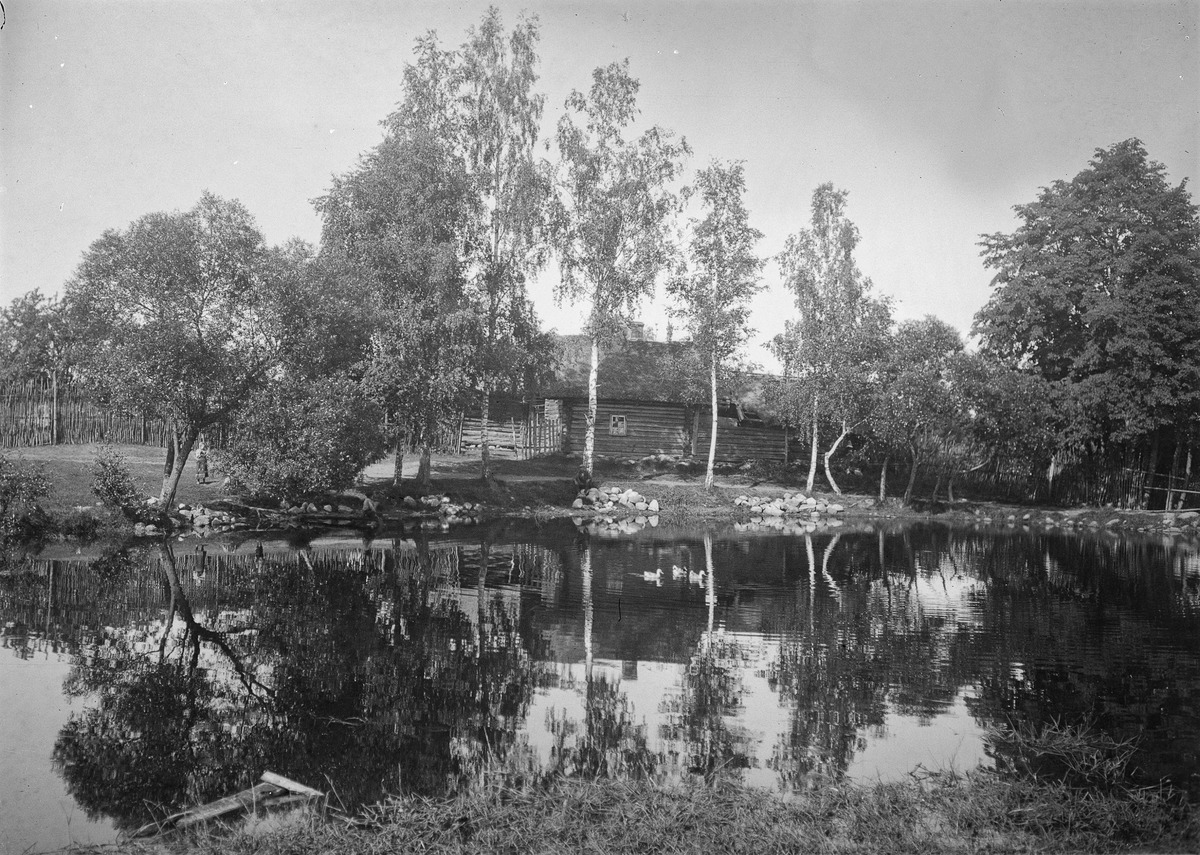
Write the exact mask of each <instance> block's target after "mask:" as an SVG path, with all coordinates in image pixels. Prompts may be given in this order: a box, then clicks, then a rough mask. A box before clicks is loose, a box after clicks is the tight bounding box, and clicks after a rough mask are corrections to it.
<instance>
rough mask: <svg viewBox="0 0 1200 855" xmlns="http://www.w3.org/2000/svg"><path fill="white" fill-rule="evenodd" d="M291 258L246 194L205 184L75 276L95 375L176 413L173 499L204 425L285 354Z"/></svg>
mask: <svg viewBox="0 0 1200 855" xmlns="http://www.w3.org/2000/svg"><path fill="white" fill-rule="evenodd" d="M292 263H293V259H292V258H291V257H290V256H289V253H288V251H287V250H283V251H272V250H269V249H268V248H267V246H266V245H265V243H264V241H263V236H262V234H261V233H260V232H259V230H258V228H257V226H256V225H255V223H254V220H253V219H252V218H251V216H250V214H249V212H247V210H246V209H245V208H244V207H243V206H242V205H241V204H240V203H238V202H235V201H228V200H225V199H221V198H219V197H217V196H214V195H212V194H211V193H205V194H204V195H203V196H202V197H201V198H200V201H199V202H198V203H197V204H196V205H195V207H193V208H192V209H190V210H188V211H183V212H179V211H176V212H172V213H155V214H147V215H145V216H143V217H141V218H139V219H138V220H135V221H134V222H133V223H131V224H130V225H129V227H128V228H126V229H124V230H121V231H118V230H115V229H111V230H109V231H107V232H105V233H104V234H103V235H102V236H101V237H100V239H99V240H97V241H96V242H95V243H93V244H92V246H91V247H90V248H89V249H88V251H87V252H86V253H85V254H84V258H83V261H82V263H81V264H80V265H79V268H78V269H77V270H76V272H75V275H74V276H73V277H72V278H71V279H70V280H69V281H68V282H67V286H66V300H67V302H68V304H69V305H70V307H71V313H72V314H71V320H72V323H74V324H77V325H78V329H79V331H80V345H79V361H80V371H81V373H82V375H83V377H84V379H85V380H86V381H87V382H88V383H90V384H91V385H93V386H94V387H96V388H97V389H99V390H100V391H101V393H102V394H103V395H104V397H106V398H107V399H108V401H109V402H110V403H111V404H112V405H114V406H116V407H118V408H120V409H124V410H128V411H130V412H143V413H147V414H149V415H154V416H159V417H162V418H165V419H167V420H168V423H169V424H170V440H169V442H170V446H169V448H168V466H167V470H166V471H164V475H163V483H162V491H161V493H160V496H159V498H160V501H161V502H162V503H163V504H169V503H170V502H171V501H172V500H173V499H174V496H175V490H176V488H177V486H178V484H179V478H180V476H181V475H182V474H183V470H184V467H185V465H186V463H187V459H188V456H189V454H190V453H191V450H192V447H193V446H194V444H195V443H196V440H197V439H198V438H199V436H200V434H201V432H202V431H204V430H205V429H206V428H211V427H213V426H215V425H217V424H219V423H220V422H221V421H223V420H224V419H227V418H228V417H229V416H231V415H232V414H233V413H235V412H236V411H237V410H238V409H239V408H240V407H242V406H243V405H244V404H245V403H246V401H247V400H249V398H250V396H251V395H252V394H253V392H254V390H255V389H257V388H259V387H260V386H261V385H262V384H263V383H264V382H265V380H266V378H267V375H268V373H269V371H270V370H271V369H272V368H273V366H274V365H275V363H276V359H277V356H278V353H279V344H280V330H279V323H278V317H279V316H278V311H277V309H278V306H279V304H280V302H281V300H282V298H283V297H284V295H281V294H279V292H278V289H277V286H279V284H280V283H281V282H282V281H285V277H283V276H281V275H280V271H281V270H283V269H285V268H286V267H288V265H289V264H292Z"/></svg>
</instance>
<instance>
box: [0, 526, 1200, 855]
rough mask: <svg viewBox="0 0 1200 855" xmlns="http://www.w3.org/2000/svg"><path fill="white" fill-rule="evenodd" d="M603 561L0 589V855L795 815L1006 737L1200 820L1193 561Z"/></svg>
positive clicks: (778, 550)
mask: <svg viewBox="0 0 1200 855" xmlns="http://www.w3.org/2000/svg"><path fill="white" fill-rule="evenodd" d="M602 534H603V535H612V534H616V533H613V532H605V533H597V532H591V533H589V532H586V531H582V530H577V529H576V527H575V526H574V525H571V524H570V522H569V521H562V522H561V523H558V524H553V525H548V526H541V527H533V526H532V525H530V526H525V525H515V524H512V523H508V524H507V525H505V526H503V527H500V528H496V527H490V528H484V527H478V528H469V529H463V530H461V531H458V532H455V533H451V534H447V535H438V536H434V537H430V538H428V539H426V538H420V539H419V540H418V541H414V540H412V539H408V538H406V537H402V536H401V537H396V538H377V539H374V540H371V541H364V540H361V539H357V538H356V539H347V538H328V537H327V538H318V539H315V540H311V539H305V538H303V537H301V538H300V539H298V540H297V539H295V538H293V540H291V541H284V540H273V539H271V537H269V536H267V537H265V539H261V540H259V539H251V540H246V541H244V542H241V543H235V542H226V543H224V544H215V543H208V544H205V545H204V546H203V547H201V546H200V545H199V544H200V542H199V541H196V540H185V541H181V542H174V543H172V544H171V546H170V547H160V546H150V547H139V548H130V549H123V550H117V551H112V552H109V553H106V554H104V555H102V556H100V557H99V558H95V557H93V558H92V559H91V560H50V559H45V558H43V559H41V560H35V561H32V562H26V563H24V564H21V565H17V566H15V567H11V568H10V569H8V570H5V571H4V572H2V573H0V648H2V649H0V698H2V699H3V700H2V704H3V711H2V712H0V767H3V768H4V769H5V774H4V775H3V776H0V851H24V850H25V849H26V848H27V847H30V846H32V847H34V851H37V850H45V849H49V848H54V847H58V846H63V845H66V844H67V843H70V842H81V843H98V842H105V841H108V840H112V839H113V838H114V837H115V836H116V835H117V833H119V831H121V830H126V829H131V828H134V827H137V826H139V825H141V824H142V823H144V822H146V821H148V820H149V819H151V818H152V817H154V816H160V815H162V813H164V812H167V811H169V810H171V809H173V808H177V807H179V806H181V805H185V804H191V803H196V802H202V801H205V800H209V799H212V798H216V797H219V796H222V795H226V794H228V793H230V792H233V791H235V790H238V789H240V788H242V787H244V786H247V785H249V784H250V783H252V782H253V781H254V780H256V779H257V777H258V775H259V774H260V773H261V772H262V771H263V770H271V771H274V772H278V773H280V774H283V775H286V776H288V777H291V778H294V779H296V780H299V781H302V782H304V783H307V784H309V785H312V786H316V787H318V788H321V789H325V790H330V791H332V792H334V793H335V794H336V797H337V798H338V799H340V800H341V801H342V802H343V803H344V804H345V805H346V806H347V807H349V808H354V807H356V806H358V805H362V804H365V803H370V802H372V801H375V800H378V799H380V798H382V797H383V796H385V795H386V794H388V793H396V792H415V793H423V794H429V795H434V794H439V793H445V792H447V791H449V790H451V789H453V788H456V787H464V786H469V785H470V782H471V781H472V780H474V779H476V778H477V776H479V775H480V774H483V773H488V774H493V775H495V774H501V773H503V774H508V775H513V776H518V777H519V776H521V775H534V774H539V773H542V772H545V771H549V770H557V771H560V772H563V773H566V774H603V775H613V776H651V777H654V778H657V779H670V778H678V777H683V776H694V775H699V776H708V777H711V776H713V775H717V774H724V775H733V776H735V777H737V778H739V779H740V780H742V781H744V782H746V783H748V784H751V785H754V786H759V787H765V788H769V789H771V790H774V791H777V792H780V793H787V792H789V791H793V790H795V789H798V788H804V787H807V786H812V785H814V784H816V783H819V782H821V781H823V780H828V779H841V778H845V777H849V778H851V779H856V780H864V781H873V780H880V779H883V780H889V779H896V778H900V777H903V776H906V775H908V774H909V773H910V772H912V771H913V770H914V769H915V768H917V767H924V768H927V769H938V768H948V767H954V768H958V769H969V768H973V767H974V766H976V765H978V764H981V763H982V764H984V765H994V764H995V762H996V757H995V755H996V752H997V751H1003V746H1002V744H1001V743H998V742H997V741H996V738H995V735H996V733H997V729H1002V728H1004V727H1006V726H1012V725H1016V724H1022V723H1024V724H1033V725H1037V724H1039V723H1045V722H1048V721H1051V720H1054V721H1059V722H1063V723H1068V724H1070V723H1077V722H1081V721H1090V722H1093V723H1094V725H1095V726H1097V727H1099V728H1101V729H1102V730H1104V731H1106V732H1107V733H1109V734H1110V735H1112V736H1113V737H1114V738H1116V739H1125V738H1137V739H1138V740H1139V746H1140V753H1139V755H1138V763H1139V767H1140V769H1141V770H1142V772H1143V773H1144V775H1145V776H1146V777H1147V778H1149V779H1154V780H1157V779H1159V778H1162V777H1169V778H1171V779H1172V780H1174V781H1175V782H1177V783H1179V784H1181V785H1183V786H1185V787H1187V788H1189V789H1190V790H1192V791H1193V793H1197V792H1200V787H1197V782H1198V781H1200V777H1198V774H1200V757H1198V754H1200V621H1198V620H1197V618H1198V617H1200V591H1198V586H1200V554H1198V547H1197V544H1195V543H1194V542H1192V543H1187V542H1183V541H1171V540H1159V539H1149V538H1142V537H1136V536H1125V535H1113V534H1104V533H1098V534H1093V535H1070V534H1065V533H1060V532H1038V531H1021V530H999V531H998V530H988V531H981V530H974V529H968V528H957V529H956V528H949V527H946V526H940V525H930V524H910V525H904V526H893V527H890V528H867V527H863V528H851V527H845V528H842V529H834V530H821V531H816V532H808V533H804V532H795V531H793V532H792V533H790V534H780V533H765V532H754V531H746V530H735V529H734V528H732V527H726V528H720V529H714V530H711V531H707V532H705V531H699V530H697V531H688V530H680V529H673V530H665V529H645V530H642V531H640V532H625V533H619V534H618V535H617V536H602ZM314 536H315V535H314ZM673 568H675V569H674V570H673ZM660 570H661V571H662V572H661V575H660V574H659V573H658V571H660Z"/></svg>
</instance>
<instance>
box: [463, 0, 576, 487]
mask: <svg viewBox="0 0 1200 855" xmlns="http://www.w3.org/2000/svg"><path fill="white" fill-rule="evenodd" d="M539 36H540V34H539V32H538V24H537V19H536V18H532V19H526V18H522V19H521V20H520V22H519V23H518V24H517V26H516V27H515V28H514V29H513V31H512V32H511V34H506V33H505V32H504V26H503V23H502V21H501V18H500V12H499V11H498V10H497V9H496V7H494V6H491V7H489V8H488V10H487V12H486V13H485V14H484V17H483V20H482V21H481V22H480V25H479V26H478V27H472V28H471V29H470V31H469V36H468V39H467V42H466V43H465V44H464V45H463V46H462V49H461V50H460V51H459V53H458V55H457V57H456V60H457V62H456V71H457V76H458V85H457V91H458V92H459V97H458V102H457V103H458V109H459V114H458V116H457V119H458V121H459V122H460V124H461V133H460V134H458V140H460V141H461V144H462V146H463V149H464V151H463V159H464V163H465V166H466V170H467V174H468V176H469V180H470V183H471V187H472V192H473V194H474V196H475V198H476V200H477V201H478V204H477V205H476V206H474V208H473V210H474V213H475V216H474V217H473V218H472V219H471V221H470V230H469V237H468V240H467V249H468V252H469V253H470V256H469V260H470V261H471V264H472V267H473V271H474V276H473V282H472V284H473V286H474V288H473V298H474V301H475V302H476V304H477V307H476V311H477V312H478V313H479V314H480V317H481V319H482V333H483V338H482V343H481V347H480V348H479V351H478V354H477V357H478V362H479V367H478V373H477V376H478V378H479V383H480V386H481V393H482V394H481V397H480V408H481V410H482V415H483V421H484V423H486V422H487V420H488V412H489V402H490V396H491V394H492V392H494V391H496V390H499V389H502V388H504V387H506V386H507V387H509V391H515V389H514V388H513V387H514V386H517V387H519V386H520V381H521V380H522V379H523V378H524V377H525V374H526V372H527V371H528V370H537V369H538V368H539V367H540V366H545V365H547V364H548V362H549V340H548V339H547V338H546V337H545V336H543V335H542V334H541V332H540V331H539V329H538V323H537V318H536V317H535V315H534V313H533V307H532V304H531V303H530V301H529V299H528V297H527V296H526V292H525V280H526V277H527V276H529V275H532V274H533V273H535V272H537V271H538V270H539V269H540V268H541V267H542V266H543V264H544V263H545V261H546V257H547V254H548V243H547V241H546V239H545V238H546V236H547V229H548V227H549V221H548V214H549V207H548V203H549V201H550V196H551V193H552V190H553V187H552V179H551V175H550V169H549V166H548V165H546V164H545V162H539V161H538V160H537V159H536V158H535V157H534V147H535V145H536V143H537V138H538V128H539V125H540V124H541V119H542V108H543V105H544V102H545V96H543V95H541V94H540V93H537V92H535V91H534V86H535V85H536V84H537V79H538V74H537V63H538V57H537V43H538V40H539ZM514 379H515V380H516V383H514V382H513V381H514ZM482 455H483V462H482V472H481V474H482V476H483V478H485V479H486V478H488V477H489V476H490V474H491V462H490V460H491V459H490V454H489V450H488V444H487V443H486V442H485V443H484V444H483V447H482Z"/></svg>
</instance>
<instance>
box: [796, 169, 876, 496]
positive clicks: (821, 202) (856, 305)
mask: <svg viewBox="0 0 1200 855" xmlns="http://www.w3.org/2000/svg"><path fill="white" fill-rule="evenodd" d="M848 195H849V194H848V193H847V192H846V191H845V190H837V189H835V188H834V186H833V185H832V184H828V183H827V184H822V185H821V186H819V187H817V189H816V190H815V191H813V196H812V220H811V225H810V226H809V227H808V228H805V229H801V230H800V231H799V232H797V233H796V234H794V235H792V236H790V237H789V238H788V239H787V243H786V244H785V245H784V249H783V252H782V253H780V254H779V256H778V258H777V259H776V260H777V261H778V263H779V268H780V271H781V273H782V274H783V278H784V282H785V283H786V284H787V286H788V288H789V289H790V290H791V292H792V294H793V296H794V297H795V300H796V310H797V318H796V320H795V321H793V322H790V323H789V324H788V325H787V326H786V328H785V332H784V333H783V334H782V335H781V336H778V337H776V339H775V342H774V343H773V347H774V351H775V354H776V356H777V357H778V358H779V360H780V362H782V363H783V365H784V376H783V378H782V381H781V382H780V383H777V384H776V388H775V390H774V391H775V398H776V400H777V401H778V402H779V411H780V415H782V417H783V419H784V421H785V422H786V423H789V424H793V425H807V426H808V428H809V430H810V431H811V445H810V457H809V470H808V483H807V489H809V490H812V488H813V481H814V478H815V475H816V470H817V452H818V448H819V436H820V424H821V420H822V418H824V419H828V420H829V421H831V422H832V423H834V424H837V425H840V427H841V430H840V435H839V437H838V439H837V440H836V441H835V443H834V444H833V446H832V447H831V452H830V454H832V452H833V451H836V449H837V446H838V445H839V444H840V443H841V441H842V440H843V439H844V438H845V436H846V435H847V433H848V430H849V429H850V428H851V426H853V425H856V424H857V423H861V422H862V421H863V420H864V418H865V417H866V413H867V412H868V411H869V409H870V404H871V402H872V401H873V400H874V398H873V396H872V395H871V394H869V391H870V389H871V383H870V379H871V377H872V375H873V374H874V371H875V368H874V363H875V361H876V360H877V359H878V358H879V356H880V352H881V349H882V347H883V346H884V344H885V342H886V341H887V333H888V331H889V328H890V326H891V308H890V306H889V304H888V302H887V301H886V300H881V299H877V298H876V297H874V296H873V295H872V294H871V280H870V279H868V278H867V277H865V276H863V274H862V272H861V271H860V270H859V269H858V264H857V263H856V262H855V260H854V250H855V248H856V247H857V246H858V243H859V233H858V228H857V227H856V226H855V225H854V223H853V222H851V221H850V219H849V218H848V217H847V216H846V199H847V197H848ZM828 456H829V455H827V458H826V473H827V474H828V472H829V466H828ZM831 486H833V487H834V489H835V490H836V489H837V484H836V482H835V483H832V484H831Z"/></svg>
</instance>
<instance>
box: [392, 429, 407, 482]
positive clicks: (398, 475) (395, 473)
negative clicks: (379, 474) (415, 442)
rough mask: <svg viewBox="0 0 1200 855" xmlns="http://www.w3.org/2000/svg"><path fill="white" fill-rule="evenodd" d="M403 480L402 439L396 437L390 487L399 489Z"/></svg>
mask: <svg viewBox="0 0 1200 855" xmlns="http://www.w3.org/2000/svg"><path fill="white" fill-rule="evenodd" d="M403 480H404V437H402V436H398V437H396V462H395V463H394V464H393V465H392V486H393V487H399V486H400V483H401V482H402V481H403Z"/></svg>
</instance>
